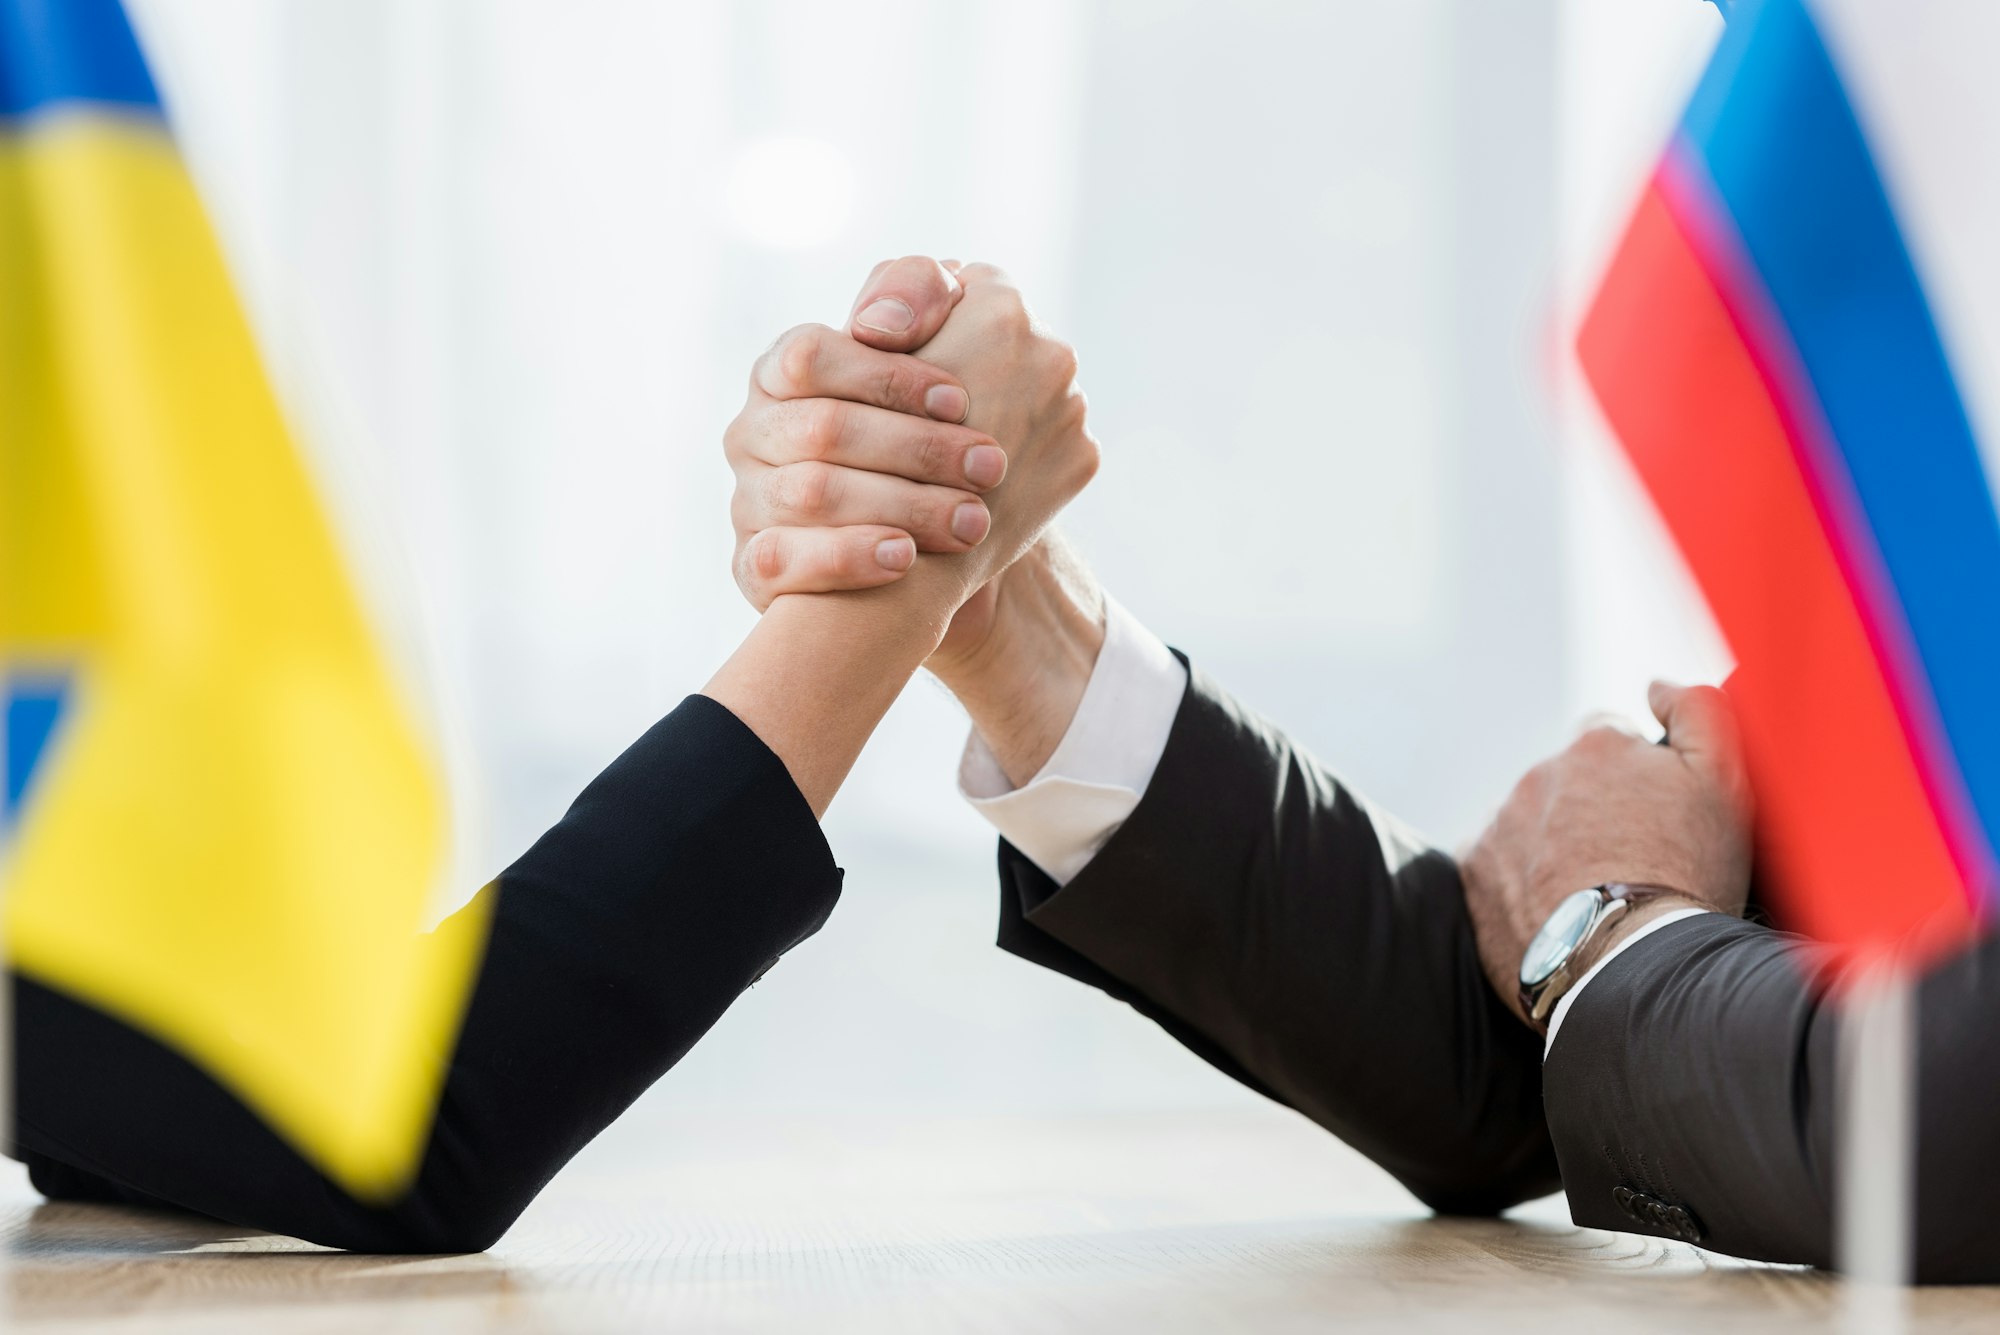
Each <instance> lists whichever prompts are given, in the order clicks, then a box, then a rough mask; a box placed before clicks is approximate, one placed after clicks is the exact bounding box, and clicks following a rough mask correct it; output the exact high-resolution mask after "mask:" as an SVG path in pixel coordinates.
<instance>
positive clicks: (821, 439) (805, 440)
mask: <svg viewBox="0 0 2000 1335" xmlns="http://www.w3.org/2000/svg"><path fill="white" fill-rule="evenodd" d="M846 430H847V405H846V404H844V403H842V402H840V400H838V399H814V400H813V401H812V407H811V408H809V409H808V410H807V411H806V412H805V413H804V414H802V417H801V420H800V422H799V435H798V440H797V442H796V444H797V451H798V457H799V458H800V459H801V460H820V459H828V458H831V457H832V456H833V455H834V453H835V452H836V451H838V450H839V448H840V441H841V437H842V435H843V434H845V432H846Z"/></svg>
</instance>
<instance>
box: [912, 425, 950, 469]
mask: <svg viewBox="0 0 2000 1335" xmlns="http://www.w3.org/2000/svg"><path fill="white" fill-rule="evenodd" d="M961 454H962V451H961V450H960V449H959V448H958V446H956V445H955V444H953V443H952V442H951V441H948V440H946V439H945V438H944V437H943V436H941V435H939V434H937V433H936V432H926V433H925V434H924V435H923V437H922V438H920V439H919V440H918V441H917V448H916V453H915V454H914V456H913V457H912V458H911V460H910V465H911V467H912V468H913V469H914V470H915V472H914V474H913V476H916V477H924V478H947V477H950V476H951V475H952V470H953V468H954V466H955V465H956V464H957V463H958V460H959V457H960V455H961Z"/></svg>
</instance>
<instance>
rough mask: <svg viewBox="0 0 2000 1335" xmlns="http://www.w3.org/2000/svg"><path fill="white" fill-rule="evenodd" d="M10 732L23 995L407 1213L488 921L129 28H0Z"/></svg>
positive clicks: (90, 12)
mask: <svg viewBox="0 0 2000 1335" xmlns="http://www.w3.org/2000/svg"><path fill="white" fill-rule="evenodd" d="M0 702H4V705H5V728H6V746H5V750H6V774H5V787H4V792H0V800H4V804H5V806H4V813H0V821H4V825H0V840H4V842H3V843H0V875H4V878H5V889H6V904H5V910H6V919H5V934H6V944H7V947H8V949H9V952H10V954H11V957H12V962H13V965H14V967H15V968H16V969H18V970H20V971H21V972H23V973H25V974H28V975H31V976H33V977H35V978H37V979H39V980H41V981H43V982H44V983H47V984H48V985H50V986H53V987H56V988H59V989H62V990H64V991H66V992H68V993H70V994H72V995H74V996H76V997H78V998H80V999H82V1000H84V1001H87V1002H89V1003H90V1004H92V1005H95V1006H97V1007H98V1008H100V1009H102V1010H104V1011H106V1012H108V1013H110V1014H113V1015H116V1016H118V1017H120V1018H121V1019H123V1020H125V1021H126V1022H128V1023H130V1024H132V1025H134V1026H136V1027H138V1028H140V1029H143V1030H145V1031H146V1032H148V1033H150V1034H152V1035H154V1036H156V1037H157V1038H159V1039H161V1040H162V1041H164V1042H167V1043H169V1044H171V1045H173V1046H174V1047H175V1048H176V1049H178V1050H179V1051H180V1052H182V1053H183V1054H185V1055H186V1056H188V1057H189V1058H190V1059H192V1060H194V1061H196V1062H198V1063H199V1064H201V1065H202V1066H203V1067H204V1068H205V1069H206V1070H208V1071H209V1072H210V1073H211V1074H212V1075H214V1076H215V1077H216V1078H217V1079H219V1080H221V1081H222V1082H224V1083H225V1084H227V1085H228V1086H229V1087H230V1088H231V1089H233V1090H234V1091H235V1092H236V1093H237V1094H238V1096H239V1097H241V1098H242V1099H243V1101H244V1102H245V1103H246V1104H247V1105H248V1106H250V1107H251V1108H253V1109H255V1110H256V1111H257V1112H258V1113H259V1114H260V1115H261V1116H262V1117H263V1118H264V1119H265V1121H266V1122H267V1123H268V1124H270V1125H271V1126H272V1127H273V1128H274V1129H276V1130H277V1131H279V1132H280V1133H281V1134H282V1135H284V1136H286V1137H287V1138H288V1139H289V1140H291V1141H292V1143H293V1144H294V1145H296V1146H297V1147H298V1148H299V1149H300V1151H301V1152H303V1153H304V1154H305V1155H307V1157H309V1158H310V1159H311V1160H313V1161H314V1162H315V1163H316V1164H318V1165H319V1166H321V1167H322V1168H323V1169H324V1170H325V1171H326V1172H327V1173H328V1174H329V1175H330V1176H332V1177H333V1178H334V1179H335V1180H336V1181H338V1182H339V1183H340V1184H341V1185H342V1186H344V1187H346V1188H347V1189H349V1190H350V1191H353V1192H355V1193H357V1194H360V1195H363V1196H368V1197H373V1198H382V1197H385V1196H388V1195H390V1194H393V1193H394V1192H395V1191H396V1190H397V1189H398V1188H399V1187H400V1186H401V1185H402V1184H404V1183H405V1182H406V1181H407V1180H408V1178H409V1176H410V1174H411V1173H412V1171H413V1170H414V1168H415V1166H416V1162H417V1160H418V1158H419V1156H420V1154H421V1151H422V1147H423V1143H424V1140H425V1137H426V1135H427V1133H428V1129H429V1124H430V1117H431V1114H432V1111H433V1109H434V1106H435V1100H436V1095H437V1090H438V1087H439V1083H440V1079H441V1075H442V1071H443V1067H444V1064H445V1061H446V1060H447V1057H448V1054H449V1051H450V1047H451V1043H452V1041H453V1038H454V1036H455V1033H456V1029H457V1025H458V1023H459V1020H460V1018H461V1016H462V1012H463V1009H464V1004H465V999H466V996H467V994H468V992H469V988H470V983H471V981H472V979H473V977H474V974H475V972H476V969H477V967H478V960H479V954H480V951H481V948H482V946H483V936H484V929H485V920H484V917H483V913H482V912H478V911H475V912H468V913H460V914H458V915H456V916H455V917H454V918H453V919H452V920H451V921H450V923H449V924H447V926H446V928H444V929H441V930H440V932H439V933H436V934H425V933H424V932H423V931H422V928H423V926H424V918H425V914H426V911H427V908H428V905H429V899H430V893H431V891H432V888H433V886H432V882H433V879H434V877H435V876H436V874H437V871H438V869H439V867H440V864H441V860H442V854H443V849H444V840H445V828H444V827H445V821H444V814H443V813H444V803H443V801H442V797H441V792H440V786H439V778H438V772H439V767H438V766H437V765H436V764H435V763H434V757H433V756H432V755H431V754H430V753H429V750H428V748H427V746H426V744H425V741H424V739H423V738H422V737H421V735H420V734H419V731H418V730H417V729H416V727H415V726H414V725H413V722H412V717H411V714H410V711H409V709H408V707H407V702H406V701H405V700H404V699H403V698H402V696H401V694H400V693H399V690H398V688H397V684H396V682H395V681H394V679H393V676H392V674H391V672H390V670H389V668H388V665H387V662H386V661H385V658H384V655H383V653H382V652H381V648H380V646H379V644H378V642H377V640H376V638H375V636H374V635H373V633H372V632H371V630H370V627H369V624H368V621H367V618H366V616H365V615H364V612H363V608H362V605H361V601H360V599H359V597H358V595H357V593H356V591H355V587H354V584H353V582H352V580H351V579H350V578H349V574H348V571H347V570H346V569H345V568H344V565H343V562H342V559H341V554H340V551H339V547H338V544H337V542H336V540H335V534H334V531H333V529H332V527H331V525H330V522H329V519H328V515H327V513H326V511H325V510H324V509H323V507H322V505H321V503H320V498H319V496H318V495H317V494H316V491H315V488H314V485H313V481H312V479H311V477H310V476H309V473H308V470H307V468H306V466H305V464H304V462H303V460H302V458H301V456H300V453H299V450H298V448H297V447H296V445H295V443H294V440H293V438H292V436H291V433H290V432H289V431H288V429H287V426H286V423H285V420H284V416H283V414H282V412H281V411H280V409H279V405H278V403H277V402H276V400H275V398H274V396H273V394H272V391H271V388H270V385H269V383H268V382H267V381H266V379H265V376H264V372H263V368H262V366H261V364H260V361H259V357H258V353H257V350H256V346H255V344H254V342H253V341H252V338H251V335H250V331H249V327H248V325H247V323H246V321H245V319H244V316H243V313H242V310H241V309H240V307H239V305H238V303H237V299H236V296H235V293H234V291H233V289H232V287H231V283H230V279H229V273H228V270H227V268H226V266H225V264H224V262H223V258H222V255H221V253H220V251H219V250H218V248H217V244H216V240H215V237H214V234H213V233H212V231H211V230H210V226H209V223H208V219H207V217H206V215H205V214H204V212H203V209H202V205H201V201H200V199H199V198H198V196H197V194H196V192H195V190H194V187H193V185H192V183H191V182H190V179H189V177H188V173H187V171H186V169H185V167H184V165H183V163H182V160H181V157H180V154H179V153H178V151H177V150H176V147H175V143H174V138H173V135H172V132H171V129H170V126H169V122H168V119H167V117H166V115H165V113H164V110H163V108H162V105H161V101H160V97H159V93H158V90H157V88H156V86H155V84H154V81H153V78H152V76H151V74H150V72H149V70H148V68H147V65H146V61H145V59H144V57H143V55H142V53H141V50H140V47H139V45H138V43H137V41H136V40H135V38H134V36H133V32H132V28H131V26H130V24H129V22H128V21H127V18H126V15H125V13H124V11H123V9H122V8H121V7H120V5H119V4H118V3H117V0H0ZM482 902H483V901H482Z"/></svg>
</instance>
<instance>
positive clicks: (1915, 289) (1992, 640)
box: [1683, 0, 2000, 891]
mask: <svg viewBox="0 0 2000 1335" xmlns="http://www.w3.org/2000/svg"><path fill="white" fill-rule="evenodd" d="M1743 9H1744V10H1745V11H1747V12H1745V13H1741V14H1738V15H1737V16H1735V22H1734V23H1732V24H1731V25H1730V28H1729V30H1728V32H1727V33H1726V34H1725V36H1724V38H1723V44H1722V47H1721V48H1720V49H1719V50H1718V54H1717V58H1716V60H1715V62H1714V64H1713V65H1712V66H1711V68H1710V71H1709V74H1708V75H1707V77H1706V78H1705V79H1704V80H1703V83H1702V86H1701V88H1700V90H1699V91H1698V92H1697V93H1696V95H1695V98H1694V101H1693V103H1692V105H1691V106H1690V107H1689V109H1688V113H1687V119H1686V122H1685V123H1684V126H1683V130H1684V133H1685V134H1686V136H1687V138H1688V140H1689V142H1691V143H1692V144H1693V145H1694V147H1695V148H1696V149H1697V151H1698V152H1699V153H1700V155H1701V157H1702V159H1703V161H1704V163H1705V165H1706V167H1707V169H1708V173H1709V175H1710V177H1711V179H1712V180H1713V181H1714V183H1715V186H1716V190H1717V193H1718V195H1719V196H1720V198H1721V200H1722V203H1723V205H1724V207H1725V208H1726V209H1727V210H1728V212H1729V214H1730V216H1731V217H1732V219H1733V220H1734V222H1735V224H1736V227H1737V230H1738V231H1739V232H1740V234H1741V236H1742V239H1743V243H1744V247H1745V249H1746V250H1747V251H1748V253H1749V256H1750V259H1751V262H1752V264H1753V265H1754V266H1755V268H1756V269H1757V271H1758V274H1759V276H1760V277H1761V278H1762V280H1763V282H1764V284H1765V286H1766V288H1767V289H1768V291H1769V293H1770V297H1771V300H1772V304H1773V305H1774V306H1775V307H1776V310H1777V313H1778V315H1779V317H1780V318H1781V319H1782V321H1783V322H1784V325H1785V327H1786V330H1787V332H1788V333H1789V334H1790V336H1791V338H1792V340H1793V343H1794V344H1795V345H1796V347H1797V350H1798V353H1799V356H1800V359H1801V360H1802V361H1803V363H1804V367H1805V372H1806V374H1807V377H1808V378H1809V379H1810V381H1811V384H1812V388H1813V392H1814V393H1815V395H1816V396H1817V397H1818V400H1819V403H1820V406H1821V408H1822V410H1823V411H1824V413H1825V416H1826V419H1827V423H1828V426H1829V427H1830V428H1831V431H1832V434H1833V437H1834V441H1835V444H1836V445H1837V446H1838V448H1839V452H1840V455H1841V457H1842V458H1843V460H1844V461H1845V463H1846V465H1847V469H1848V472H1849V474H1850V476H1851V478H1852V481H1853V484H1854V490H1855V493H1856V494H1857V495H1858V497H1859V499H1860V502H1861V506H1862V509H1863V511H1864V512H1865V514H1866V516H1867V520H1868V524H1869V527H1870V528H1871V529H1872V530H1873V534H1874V538H1875V542H1876V546H1877V548H1878V549H1879V551H1880V553H1881V556H1882V559H1883V562H1884V564H1885V565H1886V567H1887V570H1888V574H1889V577H1890V580H1891V582H1892V583H1893V584H1894V586H1895V593H1896V596H1897V598H1898V599H1899V600H1900V601H1901V604H1902V611H1903V615H1904V618H1905V620H1906V622H1907V624H1908V626H1909V629H1910V633H1911V636H1912V638H1913V639H1914V641H1915V644H1916V649H1917V652H1918V655H1919V656H1920V657H1921V659H1922V661H1923V666H1924V670H1925V671H1926V673H1927V674H1928V676H1929V684H1930V688H1931V694H1932V696H1933V698H1934V700H1935V702H1936V705H1937V709H1938V714H1939V716H1940V718H1941V719H1942V721H1943V725H1944V728H1945V732H1946V734H1947V736H1948V738H1949V740H1950V744H1951V748H1952V750H1953V752H1954V753H1955V755H1956V757H1957V761H1958V764H1959V767H1960V770H1961V772H1962V774H1963V777H1964V780H1965V783H1966V787H1967V789H1968V790H1969V794H1970V797H1971V800H1972V804H1973V807H1974V808H1975V810H1976V811H1977V813H1978V816H1979V819H1980V821H1981V823H1982V824H1983V825H1984V827H1985V829H1986V831H1987V844H1988V846H1989V847H1991V846H1992V845H1993V843H1994V834H1995V832H2000V691H1996V690H1995V689H1994V687H1993V679H1994V674H1995V672H1996V671H2000V517H1996V514H1995V511H1994V505H1993V498H1992V494H1991V492H1990V491H1989V489H1988V485H1987V479H1986V471H1985V469H1984V467H1983V466H1982V464H1981V461H1980V456H1979V450H1978V447H1977V445H1976V444H1975V442H1974V439H1973V434H1972V428H1971V425H1970V423H1969V422H1968V421H1967V419H1966V414H1965V408H1964V405H1963V403H1962V402H1961V400H1960V398H1959V395H1958V389H1957V386H1956V384H1955V383H1954V381H1953V379H1952V374H1951V368H1950V365H1949V363H1948V362H1947V360H1946V357H1945V351H1944V346H1943V344H1942V342H1941V341H1940V339H1939V337H1938V333H1937V328H1936V326H1935V324H1934V322H1933V321H1932V318H1931V311H1930V306H1929V304H1928V302H1927V301H1926V300H1925V298H1924V293H1923V288H1922V285H1921V284H1920V282H1919V280H1918V278H1917V273H1916V269H1915V267H1914V266H1913V265H1912V263H1911V261H1910V256H1909V252H1908V250H1907V248H1906V247H1905V245H1904V242H1903V236H1902V232H1901V230H1900V229H1899V228H1898V226H1897V223H1896V218H1895V213H1894V211H1893V209H1892V208H1891V205H1890V203H1889V199H1888V196H1887V194H1886V193H1885V191H1884V189H1883V186H1882V183H1881V180H1880V178H1879V177H1878V175H1877V174H1876V170H1875V165H1874V160H1873V158H1872V157H1871V155H1870V153H1869V150H1868V145H1867V141H1866V139H1865V137H1864V135H1863V133H1862V130H1861V127H1860V124H1859V123H1858V122H1857V120H1856V118H1855V115H1854V111H1853V109H1852V107H1851V106H1850V105H1849V102H1848V99H1847V96H1846V94H1845V92H1844V91H1843V90H1842V87H1841V82H1840V78H1839V75H1838V73H1837V72H1836V70H1835V68H1834V65H1833V61H1832V59H1831V57H1830V56H1829V54H1828V52H1827V49H1826V46H1825V44H1824V43H1823V42H1822V40H1821V38H1820V35H1819V33H1818V31H1817V29H1816V28H1815V27H1814V24H1813V21H1812V18H1811V16H1810V15H1809V14H1808V13H1807V11H1806V8H1805V6H1804V4H1803V3H1801V0H1764V3H1762V4H1759V5H1756V6H1754V7H1753V6H1748V5H1746V6H1743ZM1826 726H1828V727H1830V728H1838V727H1839V726H1840V721H1839V720H1838V719H1828V720H1827V721H1826ZM1981 889H1983V890H1987V891H1991V890H1992V887H1981Z"/></svg>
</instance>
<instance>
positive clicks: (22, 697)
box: [0, 676, 69, 824]
mask: <svg viewBox="0 0 2000 1335" xmlns="http://www.w3.org/2000/svg"><path fill="white" fill-rule="evenodd" d="M0 698H4V699H5V701H6V709H7V726H6V736H7V775H6V778H7V783H6V788H5V789H4V791H0V821H5V822H7V823H9V824H11V823H12V821H13V819H14V813H15V812H17V811H18V810H20V807H21V801H22V799H23V798H24V797H26V796H27V793H28V784H29V783H30V781H32V780H33V778H34V776H35V766H36V765H37V764H38V763H39V762H40V761H41V758H42V755H43V753H44V752H46V751H47V750H48V745H49V739H50V738H51V737H53V736H55V731H56V724H57V723H58V722H60V721H61V719H62V714H63V707H64V705H65V704H67V703H68V700H69V679H68V678H66V677H50V676H34V677H27V678H20V679H14V680H10V681H8V682H7V683H6V684H5V686H4V687H0Z"/></svg>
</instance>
